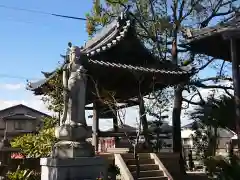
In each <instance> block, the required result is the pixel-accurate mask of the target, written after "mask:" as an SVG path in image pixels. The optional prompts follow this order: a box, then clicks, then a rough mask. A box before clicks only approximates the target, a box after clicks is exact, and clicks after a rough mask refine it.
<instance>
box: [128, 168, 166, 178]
mask: <svg viewBox="0 0 240 180" xmlns="http://www.w3.org/2000/svg"><path fill="white" fill-rule="evenodd" d="M136 174H137V172H136V171H134V172H132V175H133V177H136ZM139 177H164V174H163V172H162V171H160V170H149V171H140V172H139Z"/></svg>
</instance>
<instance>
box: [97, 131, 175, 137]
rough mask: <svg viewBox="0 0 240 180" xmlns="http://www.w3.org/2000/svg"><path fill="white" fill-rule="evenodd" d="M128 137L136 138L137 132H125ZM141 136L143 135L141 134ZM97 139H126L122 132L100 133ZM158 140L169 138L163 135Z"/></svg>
mask: <svg viewBox="0 0 240 180" xmlns="http://www.w3.org/2000/svg"><path fill="white" fill-rule="evenodd" d="M127 135H128V136H132V137H136V136H137V132H127ZM141 135H143V133H141ZM99 137H126V135H125V133H124V132H114V131H100V132H99ZM159 138H162V139H170V138H171V137H170V136H166V135H163V134H160V135H159Z"/></svg>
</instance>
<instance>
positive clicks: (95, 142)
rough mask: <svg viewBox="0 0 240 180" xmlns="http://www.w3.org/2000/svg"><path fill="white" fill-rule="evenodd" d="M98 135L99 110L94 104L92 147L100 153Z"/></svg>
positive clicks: (94, 103)
mask: <svg viewBox="0 0 240 180" xmlns="http://www.w3.org/2000/svg"><path fill="white" fill-rule="evenodd" d="M98 133H99V109H98V106H97V103H96V102H93V125H92V145H93V146H94V148H95V151H96V152H97V151H98V144H99V139H98Z"/></svg>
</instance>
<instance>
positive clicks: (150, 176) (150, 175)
mask: <svg viewBox="0 0 240 180" xmlns="http://www.w3.org/2000/svg"><path fill="white" fill-rule="evenodd" d="M121 156H122V158H123V160H124V162H125V164H126V165H127V167H128V169H129V171H130V173H131V174H132V176H133V178H134V179H136V178H135V177H136V170H137V166H136V161H135V159H134V155H133V154H132V153H127V154H121ZM139 166H140V173H139V178H138V179H139V180H168V177H166V176H165V175H164V172H163V171H162V170H160V169H159V165H157V164H155V161H154V159H152V158H151V156H150V154H149V153H140V154H139Z"/></svg>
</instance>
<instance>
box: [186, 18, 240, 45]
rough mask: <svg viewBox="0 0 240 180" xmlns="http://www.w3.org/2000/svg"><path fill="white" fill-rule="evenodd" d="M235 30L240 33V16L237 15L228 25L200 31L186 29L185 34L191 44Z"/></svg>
mask: <svg viewBox="0 0 240 180" xmlns="http://www.w3.org/2000/svg"><path fill="white" fill-rule="evenodd" d="M235 30H238V31H240V14H236V16H235V17H234V18H233V19H232V20H230V21H228V22H226V23H222V24H217V25H216V26H213V27H206V28H203V29H200V30H194V29H190V28H188V29H184V30H183V34H184V35H185V36H186V38H187V39H188V40H189V42H191V41H194V40H197V39H201V38H205V37H208V36H212V35H216V34H219V33H223V32H227V31H235Z"/></svg>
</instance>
